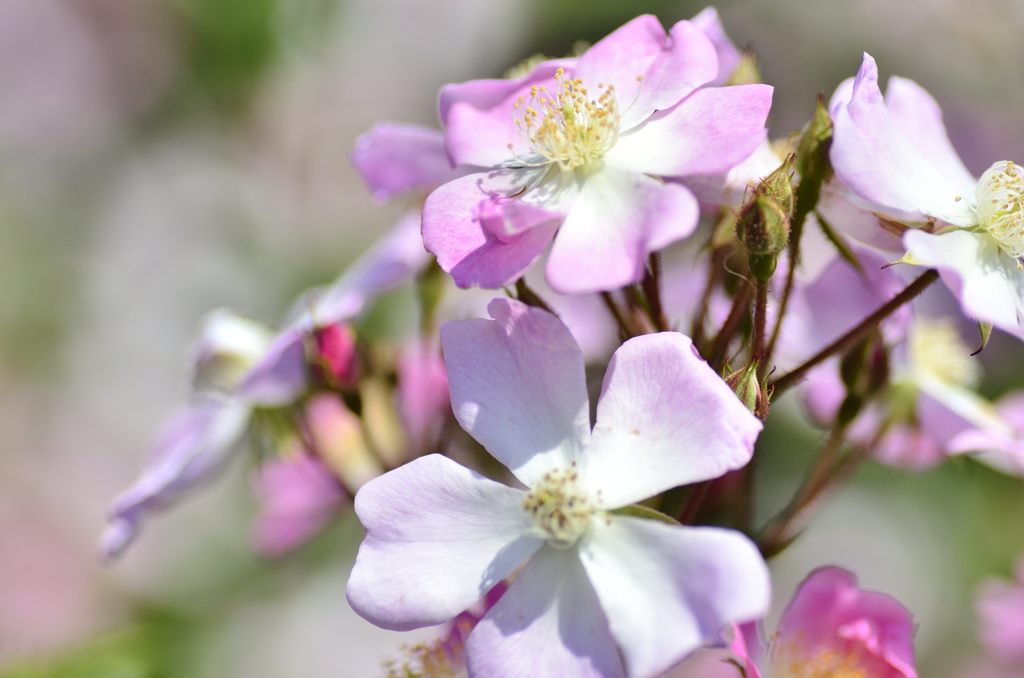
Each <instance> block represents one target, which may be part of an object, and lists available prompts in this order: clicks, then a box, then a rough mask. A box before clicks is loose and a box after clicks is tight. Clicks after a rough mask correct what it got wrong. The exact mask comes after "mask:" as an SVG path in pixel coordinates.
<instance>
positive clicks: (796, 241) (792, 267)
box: [765, 200, 809, 363]
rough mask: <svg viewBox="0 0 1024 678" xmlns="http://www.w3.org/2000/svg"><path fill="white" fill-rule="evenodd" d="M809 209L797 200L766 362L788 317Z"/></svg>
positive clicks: (769, 358) (769, 359) (773, 353)
mask: <svg viewBox="0 0 1024 678" xmlns="http://www.w3.org/2000/svg"><path fill="white" fill-rule="evenodd" d="M808 213H809V210H806V211H805V210H804V209H803V208H802V206H801V204H800V201H799V200H798V201H797V209H796V211H795V213H794V214H793V220H792V222H790V231H789V244H788V250H787V251H788V254H789V266H788V268H787V270H786V282H785V284H784V285H783V287H782V299H780V300H779V313H778V316H777V317H776V319H775V327H773V328H772V337H771V339H769V340H768V348H767V349H766V351H765V363H769V362H771V358H772V356H773V355H775V345H776V344H777V343H778V341H779V334H780V333H781V332H782V322H783V320H784V319H785V317H786V309H787V307H788V306H789V297H790V295H792V294H793V286H794V284H795V283H796V268H797V266H798V265H799V264H800V239H801V237H802V236H803V233H804V222H805V221H806V220H807V214H808Z"/></svg>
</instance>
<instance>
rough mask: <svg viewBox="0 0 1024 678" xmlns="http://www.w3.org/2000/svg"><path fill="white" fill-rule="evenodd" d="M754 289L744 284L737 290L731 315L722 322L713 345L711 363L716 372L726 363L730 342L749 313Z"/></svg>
mask: <svg viewBox="0 0 1024 678" xmlns="http://www.w3.org/2000/svg"><path fill="white" fill-rule="evenodd" d="M753 291H754V288H753V287H752V286H751V285H743V286H741V287H740V289H739V290H738V291H737V292H736V297H735V298H734V299H733V302H732V309H730V310H729V315H728V316H727V317H726V319H725V322H724V323H722V329H721V330H719V332H718V336H716V337H715V341H714V343H713V344H712V345H711V356H710V363H711V367H712V368H714V370H715V371H716V372H721V371H722V368H723V367H724V365H725V359H726V354H727V353H728V351H729V343H730V342H731V341H732V338H733V336H734V335H735V334H736V330H737V329H739V326H740V323H741V322H742V321H743V318H744V317H746V315H747V310H748V306H749V305H750V295H751V294H752V293H753Z"/></svg>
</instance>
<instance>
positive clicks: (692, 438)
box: [584, 332, 761, 508]
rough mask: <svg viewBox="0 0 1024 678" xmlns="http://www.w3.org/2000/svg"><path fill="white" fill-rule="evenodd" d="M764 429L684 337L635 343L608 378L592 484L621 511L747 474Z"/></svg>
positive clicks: (589, 474)
mask: <svg viewBox="0 0 1024 678" xmlns="http://www.w3.org/2000/svg"><path fill="white" fill-rule="evenodd" d="M760 431H761V422H759V421H758V420H757V418H756V417H754V415H752V414H751V413H750V412H749V411H748V410H747V408H746V407H745V406H744V405H743V403H741V402H740V400H739V398H737V397H736V395H735V394H734V393H733V392H732V390H731V389H730V388H729V387H728V386H727V385H726V384H725V382H724V381H722V379H721V377H719V376H718V375H717V374H715V372H714V370H712V369H711V368H710V367H709V366H708V364H707V363H705V362H704V360H703V359H702V358H701V357H700V356H699V355H697V353H696V350H695V349H694V348H693V343H692V342H691V341H690V338H689V337H687V336H684V335H682V334H680V333H678V332H662V333H660V334H648V335H645V336H642V337H636V338H635V339H630V340H629V341H627V342H626V343H625V344H623V345H622V346H621V347H619V349H618V350H617V351H616V352H615V355H613V356H612V359H611V362H610V363H609V364H608V371H607V373H606V374H605V378H604V386H603V387H602V390H601V400H600V402H599V403H598V405H597V424H596V425H595V426H594V433H593V437H592V439H591V451H590V454H589V456H588V459H587V465H586V467H585V475H584V478H585V480H586V483H587V486H588V487H590V488H591V491H592V492H595V493H596V492H600V493H601V503H602V505H603V506H606V507H611V508H614V507H618V506H624V505H627V504H632V503H634V502H637V501H640V500H642V499H646V498H648V497H651V496H654V495H656V494H658V493H660V492H663V491H664V490H667V489H669V488H671V487H676V486H678V485H685V484H687V483H693V482H697V481H701V480H708V479H710V478H717V477H719V476H721V475H722V474H724V473H725V472H726V471H730V470H732V469H736V468H739V467H741V466H743V465H744V464H746V463H747V462H748V461H749V460H750V456H751V454H752V453H753V449H754V441H755V440H756V438H757V435H758V433H759V432H760Z"/></svg>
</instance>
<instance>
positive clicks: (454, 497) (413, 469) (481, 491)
mask: <svg viewBox="0 0 1024 678" xmlns="http://www.w3.org/2000/svg"><path fill="white" fill-rule="evenodd" d="M522 501H523V493H522V492H520V491H519V490H513V489H511V488H509V487H505V486H504V485H501V484H499V483H496V482H494V481H491V480H488V479H486V478H484V477H483V476H481V475H479V474H477V473H474V472H473V471H470V470H469V469H467V468H465V467H462V466H459V465H458V464H456V463H455V462H454V461H451V460H450V459H448V458H447V457H443V456H441V455H439V454H431V455H429V456H426V457H420V458H419V459H416V460H414V461H411V462H409V463H408V464H406V465H404V466H401V467H399V468H397V469H395V470H394V471H390V472H388V473H386V474H384V475H383V476H381V477H379V478H376V479H374V480H371V481H370V482H368V483H367V484H366V485H364V486H363V487H362V489H360V490H359V492H358V493H357V494H356V500H355V509H356V515H358V516H359V520H360V521H361V522H362V523H363V526H364V527H365V528H366V538H365V539H364V540H363V543H362V545H361V546H360V547H359V554H358V556H357V557H356V564H355V567H354V568H353V569H352V574H351V576H350V577H349V581H348V600H349V603H350V604H351V605H352V609H354V610H355V611H356V612H358V613H359V614H360V615H362V616H363V617H364V618H366V619H368V620H369V621H371V622H372V623H374V624H376V625H377V626H382V627H384V628H387V629H392V630H398V631H401V630H409V629H414V628H420V627H424V626H431V625H434V624H440V623H441V622H445V621H447V620H449V619H451V618H453V617H455V615H457V614H459V613H460V612H462V611H463V610H466V609H468V608H469V607H470V606H471V605H473V604H474V603H475V602H477V601H478V600H479V599H480V598H481V597H483V595H484V594H486V593H487V592H488V591H489V590H490V589H491V588H493V587H494V586H495V585H496V584H497V583H498V582H499V581H501V580H502V579H504V578H505V577H507V576H508V575H509V574H511V573H512V571H513V570H515V568H516V567H518V566H519V565H520V564H521V563H522V562H523V561H524V560H526V559H527V558H529V557H530V556H531V555H532V554H533V553H534V551H536V550H537V549H538V548H540V546H541V545H542V544H543V543H544V542H543V540H540V539H535V538H531V537H527V536H524V535H525V534H526V532H527V530H529V529H530V527H531V524H530V523H529V518H528V516H527V514H526V513H525V512H524V511H523V510H522Z"/></svg>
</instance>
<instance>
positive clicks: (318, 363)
mask: <svg viewBox="0 0 1024 678" xmlns="http://www.w3.org/2000/svg"><path fill="white" fill-rule="evenodd" d="M313 343H314V355H313V356H311V358H310V364H311V368H312V370H313V374H314V376H315V377H316V378H317V379H319V380H321V381H322V382H324V383H325V384H327V385H328V386H329V387H331V388H347V387H350V386H352V385H353V384H355V382H356V377H357V375H358V368H359V364H358V361H357V354H356V338H355V333H353V332H352V328H350V327H349V326H348V325H344V324H342V323H335V324H333V325H328V326H327V327H321V328H318V329H316V330H315V331H314V332H313Z"/></svg>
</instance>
